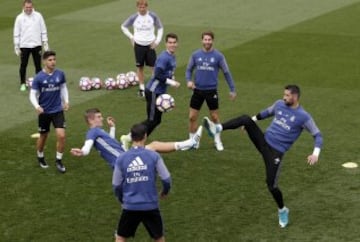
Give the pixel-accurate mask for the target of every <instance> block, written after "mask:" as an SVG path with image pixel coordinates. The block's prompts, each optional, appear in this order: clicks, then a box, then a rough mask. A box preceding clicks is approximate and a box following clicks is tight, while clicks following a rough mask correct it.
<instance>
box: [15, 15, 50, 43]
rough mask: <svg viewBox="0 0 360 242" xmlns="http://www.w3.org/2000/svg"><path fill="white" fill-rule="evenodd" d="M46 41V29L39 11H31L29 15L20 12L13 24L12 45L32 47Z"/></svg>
mask: <svg viewBox="0 0 360 242" xmlns="http://www.w3.org/2000/svg"><path fill="white" fill-rule="evenodd" d="M43 42H48V36H47V29H46V25H45V21H44V18H43V16H42V15H41V13H39V12H36V11H35V10H33V11H32V13H31V14H30V15H28V14H26V13H25V12H24V11H23V12H22V13H20V14H19V15H18V16H17V17H16V19H15V24H14V45H15V47H19V48H34V47H36V46H41V45H42V43H43Z"/></svg>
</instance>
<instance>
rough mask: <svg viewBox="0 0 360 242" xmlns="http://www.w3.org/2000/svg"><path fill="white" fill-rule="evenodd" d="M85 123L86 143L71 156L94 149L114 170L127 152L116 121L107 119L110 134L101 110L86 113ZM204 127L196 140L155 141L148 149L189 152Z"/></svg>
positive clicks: (196, 138) (87, 152)
mask: <svg viewBox="0 0 360 242" xmlns="http://www.w3.org/2000/svg"><path fill="white" fill-rule="evenodd" d="M84 117H85V121H86V123H87V124H88V126H89V130H88V131H87V133H86V139H85V143H84V145H83V146H82V148H72V149H71V150H70V152H71V154H72V155H74V156H86V155H88V154H89V153H90V150H91V148H92V147H94V148H95V149H96V150H97V151H98V152H99V154H100V156H101V157H102V158H103V159H104V160H105V161H106V162H107V163H108V165H109V166H110V167H111V168H112V169H113V168H114V165H115V161H116V158H117V157H118V156H119V155H120V154H122V153H124V152H125V148H124V146H123V144H122V143H120V142H119V141H117V140H116V138H115V120H114V118H112V117H108V118H107V123H108V125H109V127H110V132H109V133H107V132H105V130H104V129H103V128H102V127H103V116H102V114H101V112H100V110H99V109H97V108H91V109H88V110H86V112H85V115H84ZM201 131H202V127H201V128H200V129H199V130H198V131H197V134H196V135H195V137H194V138H192V139H188V140H184V141H180V142H160V141H153V142H151V143H150V144H148V145H146V148H147V149H150V150H155V151H158V152H162V153H166V152H172V151H176V150H188V149H191V148H192V147H193V146H195V145H196V144H197V143H198V142H200V138H201Z"/></svg>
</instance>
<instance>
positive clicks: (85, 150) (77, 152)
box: [70, 139, 94, 156]
mask: <svg viewBox="0 0 360 242" xmlns="http://www.w3.org/2000/svg"><path fill="white" fill-rule="evenodd" d="M93 145H94V140H92V139H88V140H86V141H85V143H84V145H83V147H82V148H81V149H80V148H72V149H71V150H70V153H71V154H72V155H74V156H86V155H88V154H90V150H91V148H92V147H93Z"/></svg>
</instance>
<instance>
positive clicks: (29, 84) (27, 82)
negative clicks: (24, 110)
mask: <svg viewBox="0 0 360 242" xmlns="http://www.w3.org/2000/svg"><path fill="white" fill-rule="evenodd" d="M33 80H34V78H33V77H29V78H28V79H27V80H26V86H27V87H28V88H31V86H32V83H33Z"/></svg>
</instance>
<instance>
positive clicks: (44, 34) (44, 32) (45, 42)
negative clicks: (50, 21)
mask: <svg viewBox="0 0 360 242" xmlns="http://www.w3.org/2000/svg"><path fill="white" fill-rule="evenodd" d="M39 14H40V13H39ZM40 31H41V41H42V43H43V48H44V50H45V51H48V50H49V49H50V47H49V43H48V42H49V39H48V36H47V29H46V24H45V20H44V18H43V16H42V15H41V14H40Z"/></svg>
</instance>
